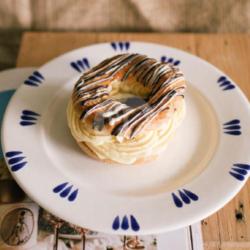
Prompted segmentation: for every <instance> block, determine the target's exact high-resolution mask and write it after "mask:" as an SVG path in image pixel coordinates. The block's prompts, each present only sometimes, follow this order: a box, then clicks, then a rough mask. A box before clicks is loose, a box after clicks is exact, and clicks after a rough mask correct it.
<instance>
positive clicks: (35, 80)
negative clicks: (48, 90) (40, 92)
mask: <svg viewBox="0 0 250 250" xmlns="http://www.w3.org/2000/svg"><path fill="white" fill-rule="evenodd" d="M43 80H44V76H43V75H42V74H41V73H40V72H38V71H34V72H33V73H32V75H30V76H29V77H28V78H27V79H26V80H25V81H24V84H26V85H29V86H32V87H38V86H39V85H40V84H41V83H42V82H43Z"/></svg>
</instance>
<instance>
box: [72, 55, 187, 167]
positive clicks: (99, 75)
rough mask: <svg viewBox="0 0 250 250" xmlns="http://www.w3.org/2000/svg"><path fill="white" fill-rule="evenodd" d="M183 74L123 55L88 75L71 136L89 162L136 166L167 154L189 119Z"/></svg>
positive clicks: (76, 100) (76, 99) (80, 87)
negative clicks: (172, 136) (174, 138)
mask: <svg viewBox="0 0 250 250" xmlns="http://www.w3.org/2000/svg"><path fill="white" fill-rule="evenodd" d="M185 89H186V81H185V79H184V76H183V73H182V72H181V71H180V70H179V69H178V68H177V67H174V66H173V65H172V64H169V63H163V62H158V61H157V60H156V59H153V58H149V57H147V56H145V55H141V54H136V53H134V54H128V53H127V54H119V55H115V56H113V57H111V58H108V59H106V60H104V61H102V62H101V63H100V64H98V65H97V66H95V67H93V68H92V69H90V70H89V71H87V72H85V73H84V74H83V75H82V76H81V77H80V79H79V80H78V81H77V83H76V84H75V86H74V90H73V93H72V97H71V99H70V101H69V104H68V108H67V119H68V125H69V128H70V130H71V133H72V135H73V137H74V139H75V140H76V142H77V143H78V145H79V146H80V148H81V149H82V150H83V151H84V152H85V153H87V154H88V155H89V156H91V157H93V158H96V159H99V160H101V161H105V162H112V163H121V164H137V163H144V162H148V161H151V160H153V159H155V158H157V156H159V155H160V153H161V152H162V151H164V150H165V149H166V145H167V143H168V141H169V138H170V136H171V135H172V134H173V132H174V131H175V130H176V128H177V127H178V126H179V124H180V123H181V122H182V120H183V118H184V115H185V100H184V92H185Z"/></svg>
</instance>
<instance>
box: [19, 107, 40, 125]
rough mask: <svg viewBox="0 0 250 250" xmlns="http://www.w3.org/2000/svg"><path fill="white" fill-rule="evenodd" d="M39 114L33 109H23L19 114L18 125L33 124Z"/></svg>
mask: <svg viewBox="0 0 250 250" xmlns="http://www.w3.org/2000/svg"><path fill="white" fill-rule="evenodd" d="M39 116H40V115H39V114H38V113H36V112H34V111H31V110H23V111H22V113H21V116H20V119H21V120H20V123H19V124H20V125H21V126H30V125H35V124H36V122H37V118H38V117H39Z"/></svg>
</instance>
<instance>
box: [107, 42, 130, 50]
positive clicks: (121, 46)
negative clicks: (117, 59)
mask: <svg viewBox="0 0 250 250" xmlns="http://www.w3.org/2000/svg"><path fill="white" fill-rule="evenodd" d="M110 45H111V47H112V49H113V50H115V51H128V50H129V49H130V42H128V41H125V42H124V41H120V42H117V41H116V42H111V43H110Z"/></svg>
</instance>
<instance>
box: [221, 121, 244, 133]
mask: <svg viewBox="0 0 250 250" xmlns="http://www.w3.org/2000/svg"><path fill="white" fill-rule="evenodd" d="M223 130H224V133H225V134H229V135H234V136H239V135H241V126H240V120H239V119H233V120H231V121H229V122H226V123H224V124H223Z"/></svg>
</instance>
